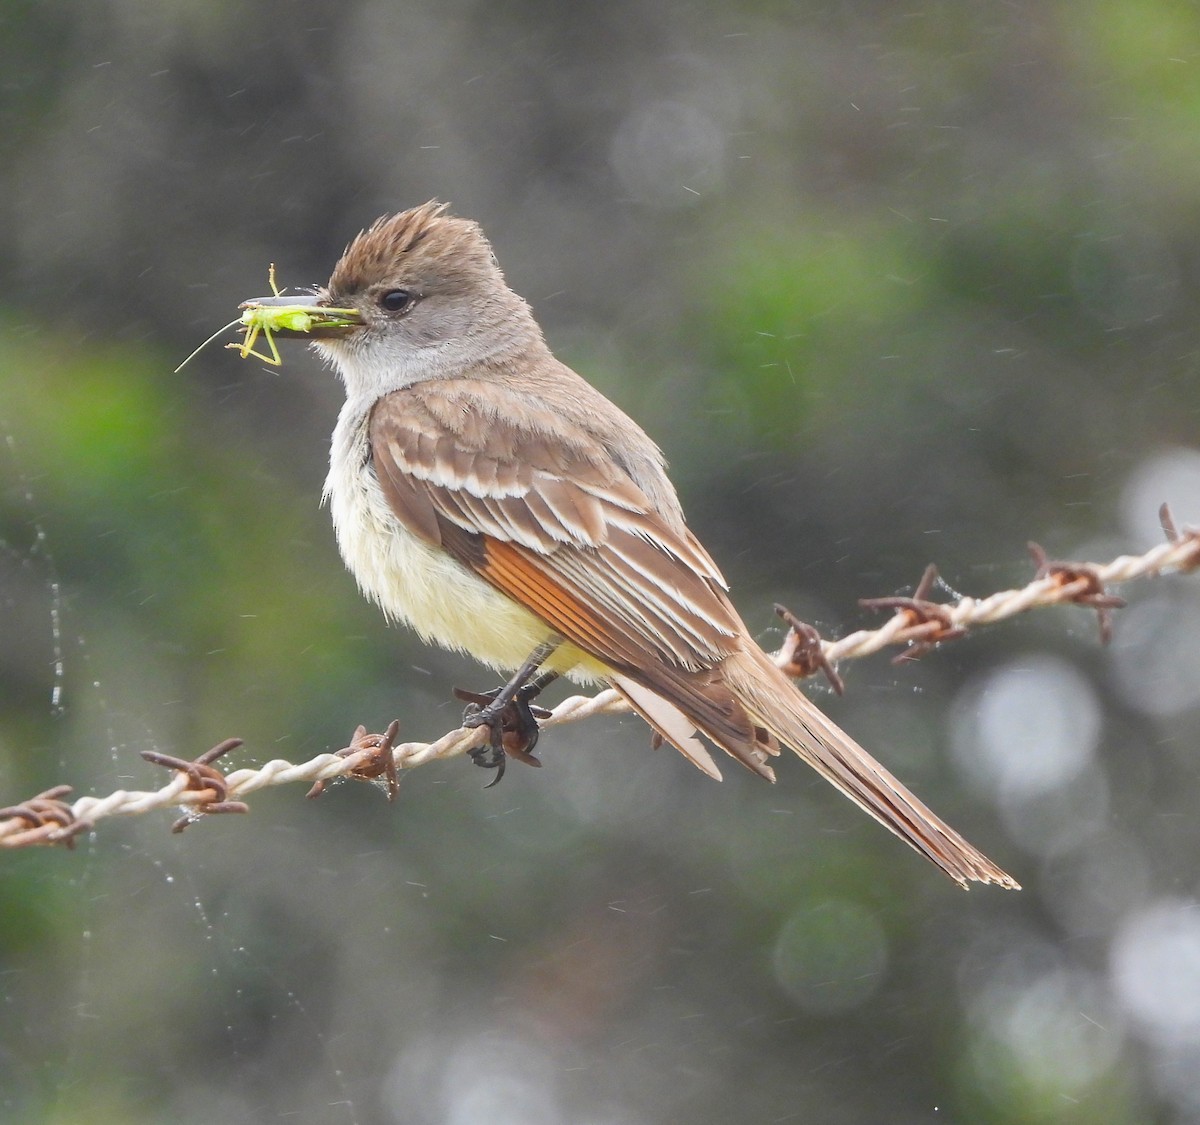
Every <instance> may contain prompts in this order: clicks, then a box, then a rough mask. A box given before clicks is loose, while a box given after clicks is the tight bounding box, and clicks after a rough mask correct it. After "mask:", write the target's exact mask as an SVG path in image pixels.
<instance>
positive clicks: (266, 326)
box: [238, 296, 363, 339]
mask: <svg viewBox="0 0 1200 1125" xmlns="http://www.w3.org/2000/svg"><path fill="white" fill-rule="evenodd" d="M238 308H239V309H241V310H242V317H241V322H242V324H244V325H246V326H247V327H249V328H254V327H258V328H259V329H260V330H264V331H270V332H272V333H275V334H277V335H281V336H285V337H291V338H293V339H299V338H301V337H304V336H307V337H309V338H318V339H329V338H331V337H337V336H344V335H345V334H346V333H347V332H350V331H351V330H353V329H355V328H357V327H359V325H361V324H362V323H363V319H362V314H361V313H360V312H359V311H358V310H357V309H337V308H332V307H328V306H325V305H313V304H305V303H304V302H302V301H299V300H297V299H296V297H295V296H282V297H252V298H250V300H248V301H243V302H242V303H241V304H240V305H238Z"/></svg>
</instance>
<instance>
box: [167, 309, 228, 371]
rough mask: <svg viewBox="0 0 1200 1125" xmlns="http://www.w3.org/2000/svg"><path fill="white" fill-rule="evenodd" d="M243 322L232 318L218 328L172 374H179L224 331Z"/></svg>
mask: <svg viewBox="0 0 1200 1125" xmlns="http://www.w3.org/2000/svg"><path fill="white" fill-rule="evenodd" d="M241 323H242V322H241V320H240V319H239V320H231V321H230V322H229V323H228V324H226V325H224V326H223V327H221V328H218V329H217V330H216V331H215V332H214V333H213V334H212V335H211V336H209V338H208V339H207V340H205V341H204V343H203V344H201V345H200V346H199V347H198V348H197V349H196V350H195V351H194V352H192V354H191V355H190V356H188V357H187V359H185V360H184V361H183V362H182V363H181V364H180V365H179V366H178V367H177V368H175V370H174V371H173V372H172V374H173V375H178V374H179V372H181V371H182V370H183V369H184V368H185V367H186V366H187V365H188V364H189V363H191V362H192V360H193V359H195V358H196V356H198V355H199V354H200V353H201V352H202V351H204V349H205V348H207V347H208V345H209V344H211V343H212V342H213V341H214V340H215V339H216V338H217V337H218V336H220V335H221V333H222V332H228V331H229V330H230V329H231V328H233V327H234V326H235V325H238V324H241Z"/></svg>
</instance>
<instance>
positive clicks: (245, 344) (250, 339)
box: [238, 321, 262, 359]
mask: <svg viewBox="0 0 1200 1125" xmlns="http://www.w3.org/2000/svg"><path fill="white" fill-rule="evenodd" d="M248 329H249V330H248V331H247V332H246V338H245V339H244V340H243V341H242V343H241V346H240V347H239V348H238V351H239V352H241V356H242V359H246V358H247V357H248V356H252V355H258V353H257V352H256V351H255V350H254V341H255V340H257V339H258V334H259V332H261V331H262V326H261V325H260V324H259V323H258V322H257V321H255V323H254V324H251V325H249V326H248Z"/></svg>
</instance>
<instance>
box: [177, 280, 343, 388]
mask: <svg viewBox="0 0 1200 1125" xmlns="http://www.w3.org/2000/svg"><path fill="white" fill-rule="evenodd" d="M267 278H268V280H269V281H270V283H271V292H272V293H273V294H274V296H271V297H255V298H252V299H251V300H249V301H243V302H242V304H241V305H239V306H238V307H239V308H241V309H242V310H244V311H243V312H242V315H241V316H240V317H238V319H237V320H231V321H230V322H229V323H228V324H226V325H224V326H223V327H221V328H218V329H217V330H216V332H214V333H213V334H212V335H211V336H209V338H208V339H207V340H205V341H204V343H203V344H201V345H200V346H199V347H198V348H197V349H196V350H195V351H194V352H192V354H191V355H189V356H188V357H187V359H185V360H184V361H183V363H181V364H180V365H179V366H178V367H177V368H175V370H176V371H181V370H182V369H183V368H184V366H186V365H187V364H188V363H190V362H191V361H192V359H193V358H194V357H195V356H196V355H197V354H199V353H200V352H201V351H203V350H204V349H205V348H206V347H208V345H209V344H211V343H212V342H213V341H214V340H215V339H216V338H217V337H218V336H220V335H221V333H222V332H227V331H228V330H229V329H230V328H234V327H237V326H238V325H240V326H241V327H242V332H243V335H244V339H243V340H242V342H241V343H240V344H226V345H225V346H226V347H227V348H233V349H234V350H236V351H237V353H238V355H239V356H241V358H242V359H248V358H249V357H250V356H254V358H255V359H261V360H262V361H263V362H264V363H269V364H271V366H272V367H281V366H282V365H283V358H282V357H281V356H280V354H279V348H278V347H277V346H276V344H275V336H274V334H275V333H276V332H298V333H307V332H311V331H312V330H313V329H314V328H349V327H350V326H351V325H354V324H358V323H360V322H361V317H360V315H359V313H358V310H356V309H332V308H326V307H324V306H322V305H304V304H300V303H298V302H296V303H293V302H292V301H291V299H290V298H287V297H285V296H284V295H283V294H282V293H280V292H279V287H278V286H277V285H276V284H275V263H274V262H272V263H271V267H270V269H269V270H268V272H267ZM260 334H261V335H262V336H263V337H264V338H265V339H266V341H267V347H268V348H270V354H269V355H266V354H264V353H263V352H259V351H255V350H254V345H255V343H257V341H258V337H259V335H260Z"/></svg>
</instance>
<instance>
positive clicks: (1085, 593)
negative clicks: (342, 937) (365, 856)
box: [0, 505, 1200, 848]
mask: <svg viewBox="0 0 1200 1125" xmlns="http://www.w3.org/2000/svg"><path fill="white" fill-rule="evenodd" d="M1160 515H1161V518H1162V522H1163V528H1164V531H1165V532H1166V534H1167V542H1166V543H1162V544H1159V545H1158V546H1156V547H1154V548H1152V549H1151V550H1149V551H1147V552H1146V553H1145V554H1143V555H1121V556H1120V557H1119V558H1116V559H1113V560H1112V561H1111V562H1108V563H1104V564H1095V563H1054V562H1049V561H1048V560H1046V559H1045V556H1044V554H1042V553H1041V552H1040V549H1038V548H1035V547H1034V546H1033V545H1031V550H1033V552H1034V557H1035V560H1036V561H1037V562H1038V563H1039V567H1038V575H1037V577H1035V578H1034V579H1033V581H1031V582H1030V583H1029V584H1028V585H1026V586H1023V587H1021V588H1020V589H1014V590H1003V591H1000V592H998V593H995V594H991V595H990V596H988V597H985V598H973V597H967V596H964V597H960V598H958V599H957V600H956V601H954V602H951V603H935V602H931V601H928V600H927V598H926V594H927V593H928V588H929V587H931V586H932V578H933V576H935V575H936V572H934V571H933V570H932V568H930V570H929V571H927V572H926V577H925V579H923V580H922V583H921V585H919V586H918V588H917V590H916V592H915V593H914V595H913V596H912V597H910V598H883V599H875V600H873V601H872V602H867V603H864V604H872V605H875V606H876V607H877V608H892V609H893V610H894V613H893V615H892V617H891V618H890V619H889V620H888V621H887V622H886V623H885V624H884V625H882V626H880V627H879V628H878V629H863V630H859V631H857V632H854V633H851V634H849V635H848V636H846V637H842V638H841V639H840V640H836V641H828V640H822V639H821V638H820V637H819V636H818V635H817V634H816V632H815V630H812V629H811V628H810V627H807V626H804V625H803V624H802V623H800V622H796V621H795V619H794V618H792V617H791V615H790V614H787V612H786V611H785V610H782V609H781V610H780V612H781V615H782V616H784V617H785V619H787V620H789V622H791V623H792V628H790V629H789V631H788V635H787V638H786V640H785V641H784V644H783V646H782V647H781V648H780V650H779V651H778V652H776V653H775V654H774V655H773V659H774V660H775V662H776V664H777V665H779V667H781V668H783V669H784V670H785V671H787V672H789V674H791V675H795V676H800V675H810V674H812V673H814V672H816V671H817V670H819V669H824V670H825V672H826V674H827V675H828V676H829V677H830V679H831V680H832V681H833V682H834V686H835V687H838V688H839V690H840V681H839V680H838V679H837V676H836V672H835V671H834V670H833V666H834V665H836V664H837V663H838V662H840V661H843V660H855V659H859V658H861V657H864V656H868V655H871V654H873V653H876V652H879V651H880V650H881V649H884V648H888V647H896V646H900V647H901V648H903V649H904V650H905V651H906V652H909V653H912V654H913V655H921V654H922V653H923V652H925V651H928V650H929V649H930V648H932V647H934V646H935V645H937V644H939V643H942V642H943V641H947V640H953V639H955V638H957V637H960V636H962V635H964V634H965V632H966V631H967V630H969V629H971V628H974V627H978V626H982V625H991V624H994V623H995V622H998V621H1002V620H1005V619H1006V618H1009V617H1013V616H1015V615H1017V614H1019V613H1024V612H1026V611H1028V610H1031V609H1035V608H1038V607H1042V606H1050V605H1062V604H1066V603H1074V604H1078V605H1085V606H1090V607H1091V608H1093V609H1095V610H1096V611H1097V612H1098V614H1099V615H1100V618H1101V629H1102V634H1103V631H1104V627H1105V619H1104V615H1105V614H1106V613H1107V612H1108V611H1109V610H1111V609H1112V608H1116V607H1118V606H1120V605H1121V604H1123V603H1122V602H1121V600H1120V599H1119V598H1114V597H1112V596H1111V595H1109V594H1108V593H1107V587H1108V586H1110V585H1114V584H1119V583H1127V582H1132V581H1136V580H1139V579H1145V578H1152V577H1156V576H1158V575H1161V574H1167V573H1187V572H1190V571H1193V570H1195V569H1197V567H1200V530H1197V529H1185V530H1182V531H1180V530H1177V529H1176V527H1175V525H1174V522H1173V521H1172V520H1171V517H1170V512H1169V511H1168V510H1167V509H1166V506H1165V505H1164V506H1163V509H1162V510H1161V512H1160ZM628 710H629V707H628V705H627V704H626V703H625V701H624V700H623V699H622V698H621V697H620V696H619V695H618V694H617V693H616V692H615V691H612V690H611V689H609V690H605V691H601V692H599V693H598V694H596V695H592V696H586V695H573V696H571V697H569V698H568V699H564V700H563V701H562V702H561V703H560V704H559V705H558V706H557V707H555V708H554V709H553V710H552V711H551V712H550V715H549V717H548V718H543V719H541V720H539V726H540V727H541V728H542V729H544V730H549V729H552V728H554V727H557V726H562V725H564V724H566V723H574V722H580V721H581V720H584V719H588V718H591V717H592V716H594V715H600V714H615V713H621V712H627V711H628ZM396 727H397V724H393V727H392V728H391V729H390V730H389V732H388V735H386V736H380V735H367V734H365V732H364V731H363V729H362V728H359V731H358V732H357V734H356V738H355V740H354V742H352V744H351V746H350V747H347V748H346V749H345V750H343V751H341V752H340V753H336V754H332V753H327V754H319V755H317V756H316V757H315V758H312V759H311V760H309V761H307V762H302V763H299V764H295V763H292V762H288V761H285V760H283V759H273V760H271V761H269V762H266V763H265V764H264V765H262V766H259V767H258V768H256V769H238V770H233V771H232V772H230V773H228V774H222V773H221V772H220V771H219V770H217V769H216V768H215V767H214V766H213V764H212V763H213V762H215V761H216V759H217V758H219V757H220V756H221V755H222V754H224V753H226V752H227V751H228V750H230V749H233V748H234V747H236V746H238V745H240V742H239V741H238V740H236V739H229V740H227V742H224V743H221V744H219V745H218V746H216V747H213V749H212V750H210V751H208V752H207V753H206V754H203V755H201V756H200V757H199V758H197V759H195V760H194V761H192V762H187V761H182V760H180V759H174V758H169V757H167V756H165V755H160V754H156V753H151V752H147V754H146V757H148V758H149V759H150V760H151V761H155V762H157V763H158V764H160V765H164V766H166V767H167V768H170V769H172V770H173V771H174V774H173V776H172V778H171V780H170V781H169V782H167V784H165V785H163V786H162V787H161V788H159V789H153V790H125V789H118V790H116V791H115V792H112V793H110V794H108V795H107V796H104V797H79V798H76V799H75V800H74V801H68V800H67V797H68V795H69V793H70V787H69V786H66V785H60V786H56V787H55V788H53V789H50V790H47V791H46V792H44V793H40V794H38V795H37V796H36V797H32V798H30V799H28V800H27V801H24V802H21V803H20V804H17V805H12V806H9V807H8V808H0V848H23V847H31V846H34V845H39V844H58V843H64V844H66V845H67V846H71V844H72V843H73V841H74V839H75V837H76V836H78V835H80V834H82V833H84V832H90V831H91V830H92V829H93V828H94V827H95V826H96V824H97V823H98V822H99V821H101V820H104V819H107V818H109V817H118V816H138V815H141V814H143V813H147V812H151V811H152V810H155V809H162V808H169V807H171V806H177V807H180V808H182V809H183V811H184V816H183V819H182V820H180V821H178V822H177V823H176V825H175V828H176V830H179V829H181V828H182V827H185V826H186V825H187V824H189V823H192V822H193V821H195V820H198V819H200V818H201V817H202V816H205V815H210V814H213V813H232V812H246V811H248V807H247V805H246V804H245V801H244V798H246V797H248V796H249V795H250V794H252V793H254V792H256V791H257V790H259V789H264V788H266V787H268V786H274V785H289V784H292V783H293V782H300V781H303V782H309V783H312V784H314V786H315V788H314V790H313V791H312V793H311V795H314V796H315V795H316V794H317V793H318V792H319V791H320V788H321V785H322V783H325V782H328V781H332V780H334V779H337V778H344V777H354V778H358V779H360V780H369V779H373V778H378V777H380V776H381V775H382V774H384V773H385V772H386V773H388V774H389V775H390V776H392V777H393V778H394V772H395V770H408V769H415V768H416V767H417V766H422V765H425V764H427V763H429V762H433V761H440V760H442V759H445V758H453V757H457V756H458V755H461V754H465V753H467V752H468V751H470V750H473V749H476V748H478V747H481V746H483V745H484V743H485V742H486V741H487V739H488V732H487V730H486V728H485V727H475V728H465V727H460V728H458V729H457V730H452V731H448V732H447V733H446V734H444V735H442V737H441V738H439V739H437V740H436V741H435V742H403V743H394V742H393V741H392V735H393V734H394V731H395V729H396ZM381 748H382V750H383V752H384V754H385V758H386V757H387V756H390V763H394V765H392V764H389V763H388V762H387V761H386V760H385V761H384V762H383V763H382V764H381V763H380V761H379V757H380V750H381ZM393 787H394V781H393Z"/></svg>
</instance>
